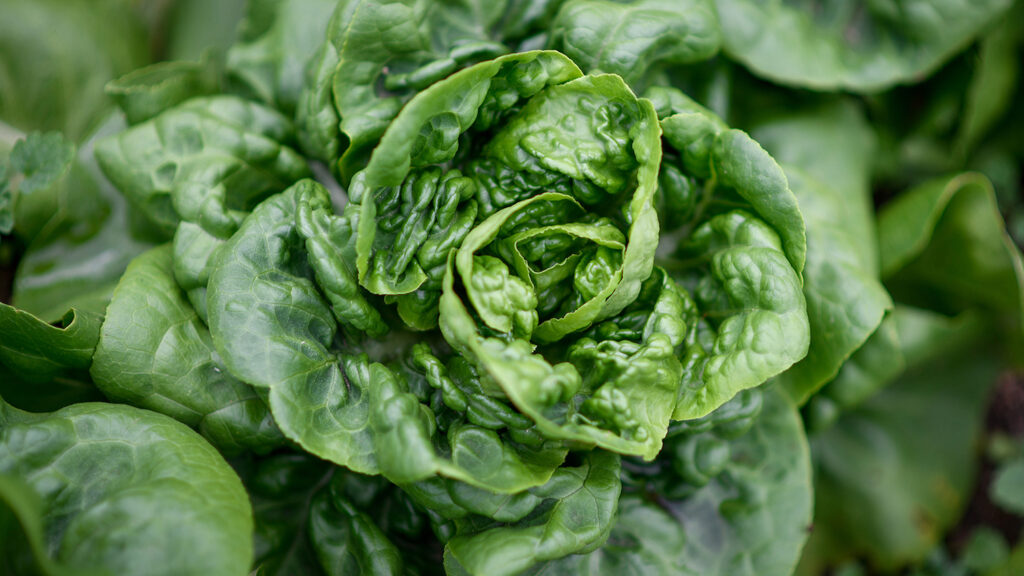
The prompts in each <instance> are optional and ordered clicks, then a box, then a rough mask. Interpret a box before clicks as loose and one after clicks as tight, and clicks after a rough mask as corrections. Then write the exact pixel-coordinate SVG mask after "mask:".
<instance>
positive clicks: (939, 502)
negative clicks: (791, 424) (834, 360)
mask: <svg viewBox="0 0 1024 576" xmlns="http://www.w3.org/2000/svg"><path fill="white" fill-rule="evenodd" d="M931 317H932V321H931V323H930V325H931V326H933V327H934V331H930V332H931V333H932V334H940V333H942V330H946V329H949V328H953V329H955V330H956V331H957V332H960V331H962V332H963V334H965V335H971V334H973V335H974V337H975V338H977V336H978V335H980V334H984V326H983V325H982V326H979V324H978V323H977V322H967V323H957V322H955V321H948V320H943V318H942V317H941V316H939V315H935V314H931ZM957 326H959V327H957ZM979 328H981V330H980V331H979ZM912 334H914V331H912V330H911V331H905V332H904V333H903V334H901V347H902V348H903V349H904V350H906V351H908V352H907V354H906V355H907V358H908V361H909V366H910V367H909V368H908V370H907V371H906V373H904V375H903V376H901V377H900V378H899V380H897V381H896V382H895V383H893V384H891V385H890V386H889V387H887V388H885V389H883V390H882V391H881V392H879V393H878V394H876V395H874V396H872V397H871V398H870V399H868V400H867V401H865V402H864V403H863V404H861V405H860V406H858V407H857V408H856V409H854V410H851V411H848V412H846V413H843V414H842V415H841V416H840V417H839V419H838V421H837V422H836V423H835V425H834V426H832V427H831V428H829V429H827V430H825V431H823V432H821V433H818V434H815V435H813V436H812V437H811V449H812V454H813V459H814V462H815V489H816V492H817V493H816V500H815V502H816V504H815V507H816V512H815V520H814V532H813V533H812V536H811V539H810V541H809V542H808V548H807V551H806V553H805V556H804V558H803V560H802V563H801V570H800V573H801V574H817V573H820V571H821V570H822V569H823V568H824V567H825V566H828V565H834V564H836V563H837V562H839V561H842V560H844V559H849V558H852V557H861V556H863V557H867V558H868V559H869V560H870V562H871V564H872V565H873V566H875V567H877V568H880V569H883V570H894V569H897V568H899V567H901V566H905V565H907V564H910V563H914V562H917V561H919V560H921V559H923V558H924V557H925V555H926V554H927V553H928V552H929V551H930V550H931V549H932V548H933V547H934V546H935V545H936V543H937V542H939V541H940V540H941V538H942V536H943V534H944V533H945V531H946V530H947V529H948V528H949V527H950V526H952V525H953V524H954V523H956V521H957V520H958V519H959V518H960V514H961V513H962V511H963V509H964V507H965V506H966V505H967V501H968V498H969V496H970V489H971V484H972V482H973V478H974V471H975V469H976V463H977V453H976V447H977V445H978V441H979V438H980V437H979V435H980V432H981V425H982V419H983V417H984V408H985V401H986V399H987V396H988V392H989V389H990V384H991V383H992V382H994V381H995V376H996V374H997V373H998V362H997V361H996V359H995V358H994V357H993V355H992V351H991V349H989V348H986V347H984V344H982V345H981V346H978V345H974V346H967V347H965V346H963V345H961V346H954V347H953V349H952V350H949V349H947V348H948V347H946V346H943V344H945V341H944V340H941V339H930V338H921V337H919V336H912ZM910 340H916V341H917V342H920V343H928V342H930V343H931V344H926V345H925V346H924V347H923V348H924V349H920V351H919V352H914V349H915V346H916V344H915V343H914V342H911V341H910ZM954 341H955V340H954ZM975 341H977V340H975ZM951 423H956V424H955V425H952V424H951ZM939 447H941V449H939Z"/></svg>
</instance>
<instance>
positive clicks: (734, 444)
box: [526, 390, 811, 576]
mask: <svg viewBox="0 0 1024 576" xmlns="http://www.w3.org/2000/svg"><path fill="white" fill-rule="evenodd" d="M729 454H730V457H729V458H728V459H727V460H726V462H725V463H724V465H723V468H722V471H721V472H720V473H719V474H718V476H717V477H716V478H715V479H713V480H711V481H710V482H709V483H708V484H706V485H705V486H703V487H701V488H699V489H697V490H696V491H694V492H692V493H691V494H688V495H686V496H685V497H673V496H667V495H664V494H659V493H658V492H656V491H655V492H651V487H649V486H645V485H644V484H643V483H642V481H641V482H639V483H637V484H633V485H631V484H630V483H628V482H627V483H626V484H625V485H624V486H623V495H622V498H621V499H620V500H619V513H618V520H617V521H616V523H615V526H614V527H613V528H612V531H611V534H610V536H609V537H608V543H607V544H606V545H605V546H603V547H601V548H600V549H598V550H595V551H593V552H591V553H589V554H585V555H580V556H568V557H565V558H563V559H560V560H556V561H553V562H548V563H546V564H543V565H540V566H538V567H536V568H535V569H533V570H531V571H528V572H526V574H579V575H581V576H597V575H603V574H607V575H616V576H618V575H620V574H628V575H636V576H641V575H646V574H687V575H694V576H696V575H700V576H710V575H716V574H721V575H726V574H727V575H729V576H734V575H735V576H742V575H746V576H787V575H789V574H791V573H792V571H793V567H794V565H795V564H796V562H797V559H798V558H799V556H800V550H801V548H802V547H803V543H804V541H805V540H806V539H807V534H808V527H809V525H810V519H811V481H810V480H811V479H810V472H811V470H810V455H809V453H808V449H807V440H806V438H805V436H804V433H803V429H802V427H801V425H800V419H799V417H798V415H797V413H796V410H795V409H794V407H793V406H792V404H791V403H790V402H789V401H788V400H787V399H786V398H785V396H784V395H783V394H781V393H779V392H778V391H777V390H772V391H769V392H767V393H766V394H765V400H764V409H763V410H762V412H761V414H760V416H759V417H757V418H756V420H755V421H754V422H753V428H752V429H751V430H750V431H749V432H747V433H746V434H745V435H743V436H740V437H739V438H738V439H735V440H732V441H731V442H729ZM686 458H687V456H685V455H683V454H677V453H673V452H671V451H670V452H666V453H663V454H662V455H661V456H659V458H658V460H657V461H656V462H657V463H662V462H664V463H665V464H668V465H671V466H672V467H673V468H680V467H685V466H687V465H688V464H689V463H688V462H686ZM624 468H625V469H626V470H635V468H634V467H633V466H632V465H628V464H627V465H624ZM662 474H665V473H664V472H663V473H662ZM631 477H632V478H636V479H638V480H642V478H643V477H642V476H631ZM673 479H674V480H675V478H673ZM666 484H667V485H668V486H675V482H667V483H666Z"/></svg>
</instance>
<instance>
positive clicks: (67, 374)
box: [0, 303, 103, 410]
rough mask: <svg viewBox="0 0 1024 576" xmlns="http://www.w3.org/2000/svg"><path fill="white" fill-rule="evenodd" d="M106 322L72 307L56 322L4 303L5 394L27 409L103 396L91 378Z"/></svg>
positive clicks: (0, 353)
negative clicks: (55, 324)
mask: <svg viewBox="0 0 1024 576" xmlns="http://www.w3.org/2000/svg"><path fill="white" fill-rule="evenodd" d="M102 322H103V319H102V317H100V316H98V315H95V314H92V313H89V312H81V311H78V310H76V309H71V310H68V311H67V313H66V314H65V315H64V317H63V318H62V319H61V321H60V323H59V325H58V326H54V325H51V324H48V323H46V322H44V321H43V320H40V319H39V318H38V317H36V316H33V315H32V314H30V313H28V312H25V311H24V310H19V309H17V308H15V307H13V306H9V305H7V304H2V303H0V395H2V396H3V397H4V398H7V400H8V402H10V403H11V404H13V405H15V406H18V407H19V408H22V409H25V410H28V409H32V410H56V409H58V408H61V407H63V406H67V405H69V404H73V403H75V402H87V401H92V400H100V399H102V396H98V395H97V392H98V391H97V390H96V387H95V386H94V385H93V383H92V381H91V379H90V378H89V365H90V364H91V362H92V355H93V351H94V350H95V348H96V343H97V341H98V340H99V335H100V324H101V323H102Z"/></svg>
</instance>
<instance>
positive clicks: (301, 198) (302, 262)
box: [208, 181, 564, 492]
mask: <svg viewBox="0 0 1024 576" xmlns="http://www.w3.org/2000/svg"><path fill="white" fill-rule="evenodd" d="M304 207H305V208H307V209H310V210H312V211H317V210H330V200H329V198H328V197H327V192H326V191H325V190H324V189H323V188H322V187H321V186H319V185H318V184H315V183H313V182H312V181H302V182H300V183H299V184H297V185H295V186H294V187H292V188H291V189H289V190H288V191H286V192H285V193H282V194H280V195H277V196H274V197H272V198H270V199H268V200H266V201H264V202H262V203H261V204H260V205H259V206H258V207H257V208H256V210H255V211H254V212H253V213H252V215H251V216H249V218H247V219H246V220H245V223H244V224H243V226H242V228H241V229H240V230H239V231H238V233H236V234H235V235H234V236H233V237H232V238H231V240H229V241H228V243H227V244H225V246H224V247H223V248H222V249H221V250H219V251H218V253H217V255H216V257H215V260H214V270H213V272H212V274H211V276H210V282H209V292H208V303H209V319H210V329H211V333H212V335H213V342H214V344H215V346H216V348H217V350H218V352H219V353H220V355H221V357H222V358H223V359H224V364H225V365H226V366H227V368H228V369H229V370H230V371H231V372H232V373H233V374H235V375H236V376H238V377H239V378H240V379H242V380H243V381H245V382H247V383H249V384H252V385H253V386H257V387H261V388H269V389H270V407H271V411H272V412H273V414H274V419H275V420H276V421H277V423H278V424H279V425H280V427H281V429H282V430H283V431H284V432H285V434H286V435H288V437H290V438H291V439H293V440H295V441H296V442H298V443H299V444H301V445H302V446H303V447H304V448H306V449H307V450H309V451H310V452H312V453H314V454H317V455H318V456H321V457H323V458H326V459H328V460H331V461H333V462H336V463H338V464H341V465H344V466H346V467H349V468H351V469H353V470H356V471H358V472H362V473H373V474H376V473H383V474H384V475H385V476H387V477H388V478H390V479H392V481H395V482H414V481H418V480H424V479H426V478H430V477H433V476H435V475H437V474H442V475H444V476H447V477H451V478H457V479H460V480H462V481H465V482H468V483H471V484H474V485H477V486H481V487H485V488H488V489H491V490H497V491H504V492H513V491H518V490H523V489H524V488H527V487H530V486H536V485H538V484H542V483H543V482H545V481H546V480H547V478H548V477H549V476H550V475H551V473H552V471H553V470H554V468H556V467H557V466H558V464H560V463H561V460H562V458H563V457H564V450H561V449H558V448H553V449H546V448H544V447H539V448H534V447H530V446H522V447H519V448H513V447H510V446H508V445H506V444H505V443H504V442H503V441H502V440H501V439H499V438H498V435H497V434H496V433H495V432H493V431H490V430H485V429H482V428H477V427H474V426H464V427H462V428H461V429H460V430H459V433H457V434H456V433H455V431H454V430H450V431H449V435H448V438H447V439H442V440H441V441H442V444H443V446H441V447H435V445H434V442H435V438H434V437H433V436H434V429H435V424H434V422H433V418H434V416H433V414H431V413H430V412H429V411H428V410H427V408H426V406H422V405H421V404H420V400H419V399H418V398H417V397H416V396H414V395H413V394H410V393H409V392H408V391H407V390H406V389H405V387H404V385H403V383H402V382H401V381H399V380H398V379H397V377H396V375H395V374H393V373H392V372H391V371H390V370H388V369H387V368H385V367H384V366H382V365H380V364H371V363H369V362H368V361H367V360H366V359H365V357H360V356H356V355H349V354H340V353H339V352H338V351H337V350H336V349H335V348H334V347H333V341H334V338H335V335H336V332H337V328H338V323H337V321H336V319H335V315H333V314H332V311H331V307H330V306H329V304H328V302H327V301H326V300H325V298H324V296H323V295H322V293H321V290H322V289H324V288H325V286H324V284H323V283H322V282H321V281H320V277H319V275H318V271H317V266H311V265H310V262H309V260H310V259H311V258H312V257H315V256H317V254H316V253H314V252H309V253H307V252H306V251H305V248H306V247H307V246H308V243H307V242H306V240H305V239H304V238H303V235H302V234H301V233H300V229H301V228H302V226H301V225H298V224H296V221H297V218H298V217H297V214H298V213H300V212H301V210H303V208H304ZM318 286H319V289H318ZM311 414H312V416H311ZM413 447H415V448H413ZM442 447H443V450H442V449H441V448H442Z"/></svg>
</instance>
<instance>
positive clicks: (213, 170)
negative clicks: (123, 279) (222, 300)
mask: <svg viewBox="0 0 1024 576" xmlns="http://www.w3.org/2000/svg"><path fill="white" fill-rule="evenodd" d="M291 134H292V127H291V123H290V122H289V121H288V120H287V119H286V118H285V117H284V116H282V115H281V114H279V113H278V112H276V111H274V110H272V109H270V108H266V107H263V106H261V105H259V104H255V103H251V102H246V101H244V100H241V99H239V98H236V97H233V96H211V97H207V98H196V99H192V100H189V101H187V102H185V103H183V104H180V105H178V106H176V107H174V108H171V109H169V110H167V111H165V112H163V113H162V114H160V115H159V116H157V117H155V118H153V119H152V120H149V121H147V122H144V123H142V124H139V125H137V126H134V127H132V128H130V129H129V130H126V131H124V132H120V133H118V134H117V135H115V136H112V137H110V138H108V139H105V140H102V141H101V142H99V143H98V144H97V147H96V156H97V159H98V160H99V163H100V166H101V167H102V168H103V172H104V173H105V174H106V175H107V176H108V177H109V178H110V180H111V181H112V182H113V183H114V185H116V186H117V187H118V189H120V190H121V192H122V193H123V194H124V195H125V196H126V197H127V198H128V199H129V201H130V202H131V203H132V204H133V205H134V206H135V207H137V208H138V209H139V210H141V211H142V212H143V213H144V214H145V215H146V216H147V217H148V218H149V219H150V220H151V221H152V222H153V223H154V225H156V226H157V227H158V228H159V230H160V231H162V232H163V233H165V234H166V235H167V237H169V236H170V235H171V234H173V232H174V231H175V228H176V227H177V225H178V223H179V222H180V221H181V220H185V221H189V222H196V223H199V224H200V225H201V226H202V227H203V229H205V230H207V231H208V232H210V233H211V234H214V235H216V236H218V237H221V238H226V237H227V236H229V235H230V234H231V233H232V232H234V230H235V229H236V228H237V227H238V224H239V222H240V221H241V219H242V217H243V216H244V211H245V210H248V209H251V208H252V206H253V205H255V204H256V203H257V202H259V201H260V200H262V199H263V198H265V197H267V196H268V195H270V194H272V193H274V192H279V191H281V190H283V189H284V188H287V187H288V186H289V185H291V184H292V183H293V182H295V181H296V180H298V179H300V178H303V177H305V176H307V175H308V174H309V169H308V168H307V166H306V162H305V160H304V159H303V158H302V157H301V156H299V155H298V154H297V153H296V152H294V151H293V150H292V149H291V148H288V147H287V146H286V145H285V143H286V142H287V141H288V140H289V139H290V138H291Z"/></svg>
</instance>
